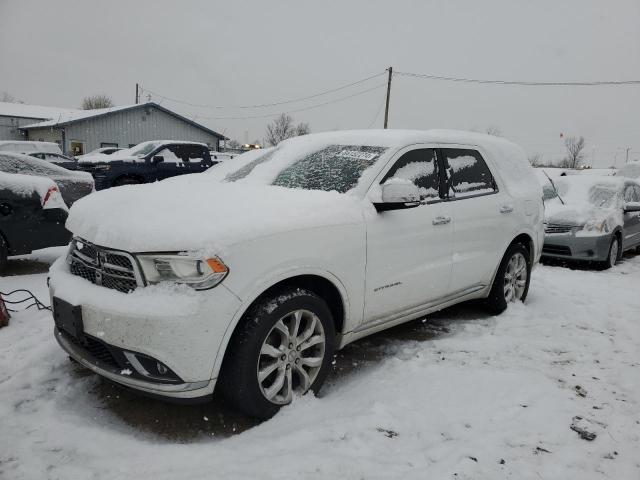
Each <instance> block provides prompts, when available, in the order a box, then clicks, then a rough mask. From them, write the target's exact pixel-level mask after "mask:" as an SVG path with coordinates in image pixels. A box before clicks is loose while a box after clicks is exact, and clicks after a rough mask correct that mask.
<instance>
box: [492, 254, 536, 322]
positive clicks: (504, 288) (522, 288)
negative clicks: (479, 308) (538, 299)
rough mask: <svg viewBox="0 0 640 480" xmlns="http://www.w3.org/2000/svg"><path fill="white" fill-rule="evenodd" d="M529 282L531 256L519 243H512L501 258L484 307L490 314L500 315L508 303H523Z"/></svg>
mask: <svg viewBox="0 0 640 480" xmlns="http://www.w3.org/2000/svg"><path fill="white" fill-rule="evenodd" d="M530 281H531V256H530V255H529V250H527V249H526V248H525V246H524V245H522V244H521V243H514V244H512V245H511V246H509V248H508V249H507V252H506V253H505V254H504V257H502V261H501V262H500V266H499V267H498V271H497V273H496V277H495V279H494V280H493V285H492V287H491V291H490V292H489V296H488V297H487V298H486V300H485V305H486V306H487V308H488V309H489V310H490V311H491V312H492V313H496V314H497V313H501V312H503V311H504V310H506V308H507V306H508V305H509V303H515V302H524V301H525V299H526V298H527V293H528V292H529V283H530Z"/></svg>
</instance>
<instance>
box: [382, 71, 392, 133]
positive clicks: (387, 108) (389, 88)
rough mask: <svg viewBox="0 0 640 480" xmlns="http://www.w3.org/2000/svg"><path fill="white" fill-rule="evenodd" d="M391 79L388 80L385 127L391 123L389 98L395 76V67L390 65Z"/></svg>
mask: <svg viewBox="0 0 640 480" xmlns="http://www.w3.org/2000/svg"><path fill="white" fill-rule="evenodd" d="M387 70H388V72H389V79H388V80H387V103H386V104H385V107H384V128H387V124H388V123H389V98H390V97H391V78H392V77H393V67H389V68H388V69H387Z"/></svg>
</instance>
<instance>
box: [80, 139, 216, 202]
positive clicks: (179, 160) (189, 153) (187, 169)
mask: <svg viewBox="0 0 640 480" xmlns="http://www.w3.org/2000/svg"><path fill="white" fill-rule="evenodd" d="M214 163H216V162H213V161H212V160H211V156H210V155H209V148H208V147H207V145H206V144H204V143H195V142H181V141H174V140H157V141H151V142H143V143H139V144H138V145H136V146H135V147H132V148H129V149H126V150H120V151H119V152H115V153H113V154H111V155H109V156H104V155H93V156H89V157H84V158H82V159H80V160H79V161H78V168H79V169H82V170H84V171H86V172H89V173H91V174H92V175H93V178H94V179H95V181H96V189H97V190H103V189H105V188H110V187H118V186H121V185H131V184H138V183H150V182H155V181H157V180H163V179H165V178H168V177H174V176H176V175H183V174H185V173H199V172H204V171H205V170H206V169H207V168H209V167H211V166H212V165H214Z"/></svg>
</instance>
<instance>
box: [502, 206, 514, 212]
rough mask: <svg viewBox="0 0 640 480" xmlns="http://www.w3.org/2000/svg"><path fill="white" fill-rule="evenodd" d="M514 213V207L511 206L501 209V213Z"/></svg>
mask: <svg viewBox="0 0 640 480" xmlns="http://www.w3.org/2000/svg"><path fill="white" fill-rule="evenodd" d="M511 212H513V207H512V206H511V205H502V206H501V207H500V213H511Z"/></svg>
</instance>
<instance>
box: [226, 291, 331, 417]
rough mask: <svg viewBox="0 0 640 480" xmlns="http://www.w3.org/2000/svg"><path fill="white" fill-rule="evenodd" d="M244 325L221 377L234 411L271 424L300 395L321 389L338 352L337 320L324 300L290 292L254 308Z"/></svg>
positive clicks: (276, 295) (229, 352)
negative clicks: (275, 416)
mask: <svg viewBox="0 0 640 480" xmlns="http://www.w3.org/2000/svg"><path fill="white" fill-rule="evenodd" d="M241 322H242V323H241V324H240V325H239V327H238V331H237V332H236V333H235V334H234V337H233V338H232V340H231V342H230V343H229V346H228V347H227V353H226V357H225V361H224V364H223V367H222V372H221V387H222V393H223V395H224V396H225V397H226V398H227V399H228V400H229V401H230V403H231V405H234V406H235V407H236V408H238V409H239V410H241V411H243V412H245V413H247V414H249V415H252V416H255V417H259V418H269V417H271V416H273V415H274V414H275V413H277V411H278V410H279V409H280V407H282V406H283V405H286V404H288V403H291V401H292V400H293V399H294V396H295V395H302V394H304V393H306V392H308V391H309V390H312V391H314V392H315V391H318V390H319V389H320V386H321V385H322V383H323V382H324V379H325V378H326V376H327V374H328V372H329V369H330V365H331V359H332V357H333V351H334V348H335V329H334V324H333V318H332V315H331V311H330V310H329V308H328V306H327V304H326V302H325V301H324V300H323V299H322V298H320V297H319V296H317V295H316V294H315V293H313V292H310V291H307V290H303V289H300V288H288V289H285V290H282V291H280V292H278V293H277V294H275V295H272V296H269V297H266V298H265V299H264V300H262V301H260V302H259V303H257V304H256V305H255V306H253V307H252V308H250V309H249V311H248V312H247V313H246V314H245V316H244V318H243V319H242V320H241Z"/></svg>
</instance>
